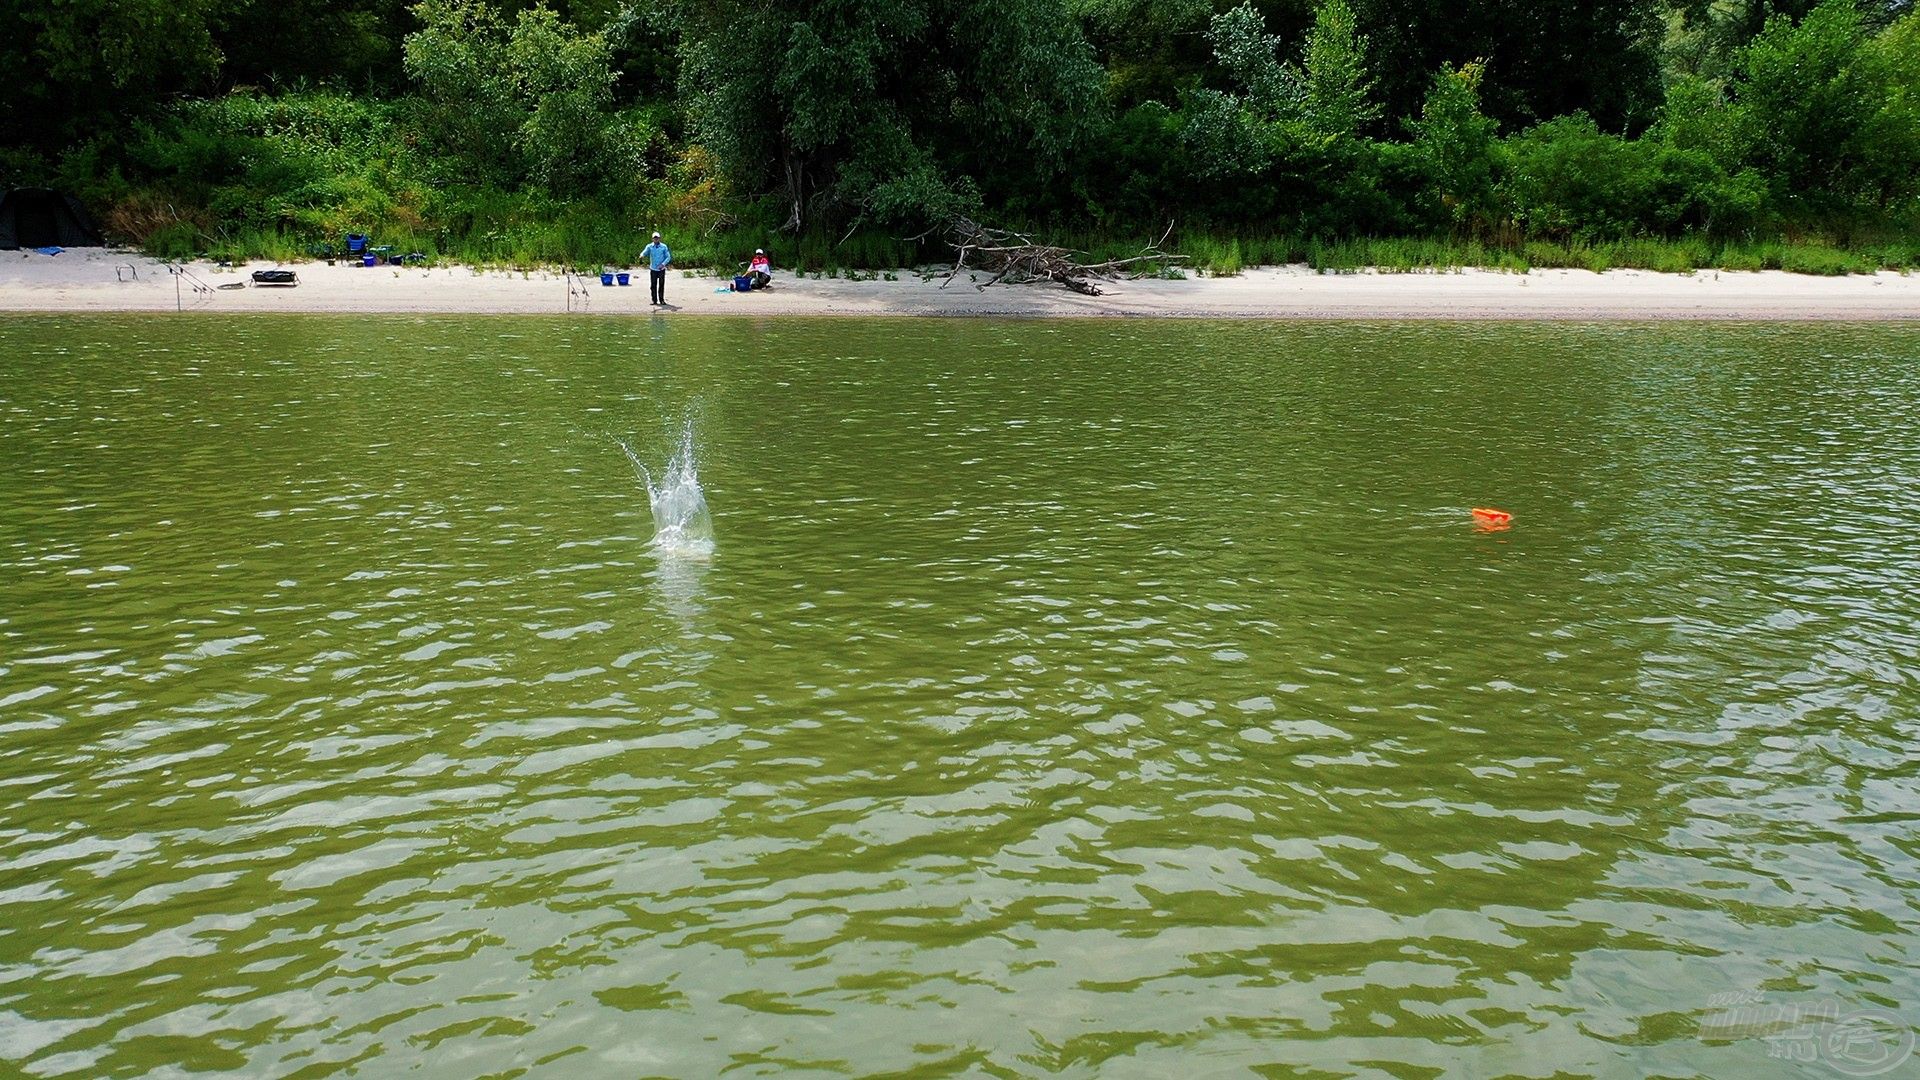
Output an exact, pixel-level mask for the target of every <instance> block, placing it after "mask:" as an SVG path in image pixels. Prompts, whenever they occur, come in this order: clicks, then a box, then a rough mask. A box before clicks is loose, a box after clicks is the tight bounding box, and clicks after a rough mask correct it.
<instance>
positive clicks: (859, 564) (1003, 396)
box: [0, 317, 1920, 1077]
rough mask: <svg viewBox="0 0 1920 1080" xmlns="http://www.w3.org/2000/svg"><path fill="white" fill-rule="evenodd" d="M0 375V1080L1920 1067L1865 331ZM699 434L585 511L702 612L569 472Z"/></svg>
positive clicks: (578, 344)
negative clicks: (648, 528) (1759, 1024)
mask: <svg viewBox="0 0 1920 1080" xmlns="http://www.w3.org/2000/svg"><path fill="white" fill-rule="evenodd" d="M0 348H4V350H5V355H6V356H7V357H8V359H9V362H8V363H7V364H6V365H0V1062H4V1063H5V1066H4V1068H0V1072H5V1071H7V1070H9V1069H11V1070H13V1071H18V1072H22V1073H24V1074H26V1075H29V1076H73V1077H97V1076H127V1077H133V1076H146V1075H177V1074H179V1073H183V1072H186V1071H210V1072H222V1071H224V1072H229V1073H235V1074H240V1075H248V1076H254V1075H259V1076H294V1075H299V1076H318V1075H327V1074H330V1073H340V1074H354V1073H356V1072H357V1073H359V1074H362V1075H387V1074H391V1073H399V1072H405V1071H409V1070H417V1071H419V1072H420V1073H421V1074H422V1075H429V1076H450V1077H451V1076H461V1077H465V1076H478V1075H496V1074H508V1073H512V1072H513V1071H514V1070H516V1069H520V1070H525V1071H526V1074H527V1075H535V1076H549V1075H556V1074H559V1073H560V1072H561V1071H562V1070H565V1071H570V1072H578V1073H582V1074H584V1075H591V1076H598V1075H619V1076H628V1075H655V1074H658V1075H681V1076H706V1075H719V1074H720V1073H722V1072H726V1071H732V1072H737V1073H746V1074H756V1075H758V1074H770V1073H788V1072H811V1073H814V1074H835V1075H845V1074H856V1075H865V1074H872V1073H890V1072H908V1071H913V1070H919V1071H920V1072H922V1073H925V1074H928V1075H945V1074H963V1075H967V1074H978V1073H993V1074H998V1075H1035V1074H1066V1075H1080V1076H1092V1075H1103V1076H1104V1075H1161V1074H1166V1073H1174V1072H1185V1071H1191V1070H1194V1069H1195V1068H1196V1066H1197V1067H1198V1069H1199V1071H1201V1072H1202V1073H1208V1074H1211V1073H1215V1072H1218V1073H1222V1074H1231V1075H1240V1074H1245V1073H1248V1072H1267V1073H1275V1074H1285V1073H1287V1071H1288V1070H1290V1069H1291V1070H1295V1071H1298V1072H1299V1073H1301V1074H1305V1075H1313V1074H1321V1075H1380V1074H1387V1075H1398V1076H1414V1075H1438V1074H1446V1075H1484V1076H1500V1075H1521V1076H1548V1075H1555V1074H1556V1073H1557V1074H1560V1075H1569V1076H1577V1075H1590V1076H1622V1075H1650V1074H1661V1075H1711V1076H1772V1075H1788V1073H1786V1072H1785V1071H1784V1070H1785V1069H1786V1068H1788V1066H1785V1065H1784V1064H1783V1062H1785V1061H1788V1060H1793V1055H1794V1054H1797V1053H1798V1052H1799V1051H1801V1050H1808V1051H1809V1053H1810V1054H1811V1055H1812V1057H1810V1058H1808V1060H1809V1061H1810V1062H1811V1064H1809V1065H1808V1066H1806V1068H1807V1069H1809V1070H1812V1071H1813V1072H1816V1073H1817V1072H1819V1071H1821V1070H1827V1071H1829V1072H1830V1071H1831V1069H1832V1067H1833V1066H1835V1065H1847V1064H1850V1063H1854V1059H1845V1060H1842V1059H1838V1058H1836V1057H1835V1056H1834V1055H1835V1054H1837V1053H1839V1050H1838V1049H1836V1047H1843V1046H1844V1045H1845V1040H1844V1039H1837V1040H1836V1039H1828V1038H1826V1037H1825V1036H1827V1035H1830V1034H1839V1033H1843V1032H1858V1031H1862V1030H1865V1031H1868V1032H1869V1034H1872V1033H1874V1032H1878V1033H1879V1035H1880V1036H1884V1037H1886V1038H1893V1037H1895V1036H1898V1035H1899V1034H1901V1033H1902V1032H1903V1031H1904V1032H1906V1033H1911V1031H1912V1030H1913V1024H1914V1021H1915V1019H1916V1014H1917V1013H1920V987H1917V986H1916V975H1915V971H1916V969H1917V966H1916V965H1915V963H1914V962H1913V955H1912V953H1913V943H1914V942H1915V941H1916V940H1920V937H1916V930H1920V890H1917V889H1916V886H1915V885H1914V882H1915V881H1917V880H1920V845H1917V844H1916V843H1915V840H1914V836H1915V831H1914V826H1915V823H1916V821H1920V809H1916V808H1920V779H1917V778H1920V768H1916V766H1917V765H1920V761H1917V760H1916V752H1915V750H1914V749H1913V748H1914V747H1915V746H1916V745H1920V698H1917V697H1916V691H1915V689H1914V688H1915V687H1916V686H1920V599H1916V597H1920V555H1916V554H1915V548H1914V546H1913V544H1912V540H1911V538H1912V536H1913V535H1914V534H1915V533H1916V531H1917V530H1920V435H1916V432H1920V423H1917V422H1916V421H1920V331H1916V330H1914V329H1912V328H1900V327H1869V328H1849V327H1809V328H1800V327H1764V326H1752V327H1724V326H1717V327H1716V326H1677V327H1649V328H1635V327H1619V326H1609V327H1578V326H1559V327H1541V326H1487V325H1476V326H1462V327H1440V326H1414V327H1394V326H1329V327H1283V326H1266V325H1259V324H1245V323H1242V324H1218V323H1204V322H1187V323H1172V324H1165V323H1138V322H1129V323H1124V324H1120V323H1112V324H1110V323H1103V322H1098V321H1088V322H1058V323H990V322H932V323H921V322H911V321H908V322H899V321H889V322H880V323H869V322H860V321H824V320H823V321H806V320H784V321H741V322H733V321H725V320H709V321H702V322H698V323H690V322H683V321H681V322H676V321H671V320H661V321H660V322H659V323H657V324H656V323H640V322H635V323H624V322H619V321H615V320H605V321H600V322H595V323H590V324H575V323H568V322H563V321H559V320H550V321H547V320H527V319H424V320H408V319H333V318H312V319H308V318H285V319H271V318H255V319H240V320H223V319H218V318H213V317H207V318H197V317H186V318H182V319H168V320H153V319H120V318H93V319H64V318H22V319H14V320H9V321H8V322H6V323H4V324H0ZM695 398H698V399H699V400H701V401H703V402H704V403H705V409H704V411H703V414H702V423H701V430H700V431H699V444H700V445H699V448H700V455H699V462H698V468H697V470H696V468H695V463H694V454H693V440H692V432H691V431H690V430H686V429H682V430H681V431H680V436H681V437H680V446H679V449H678V452H676V453H671V454H663V453H661V452H660V451H661V449H663V448H649V453H650V454H651V455H652V457H651V459H652V460H655V461H658V460H660V458H661V457H669V458H670V460H669V464H668V466H667V468H666V469H665V470H664V471H663V472H662V474H661V476H660V477H659V478H658V484H657V485H655V484H648V485H647V486H648V488H649V490H650V492H651V491H653V490H654V489H655V488H656V486H657V489H658V491H659V492H661V493H663V494H664V493H672V492H678V493H679V494H676V495H673V496H672V497H671V498H668V499H666V500H662V499H660V498H658V497H650V499H649V505H648V513H649V516H653V515H654V514H655V512H656V511H658V510H659V509H661V508H662V507H663V506H665V507H666V508H667V509H668V513H667V514H666V516H665V517H664V518H656V520H655V528H654V536H655V538H656V539H657V538H658V537H659V536H660V535H661V534H662V533H663V532H665V531H668V530H669V529H670V528H678V529H680V530H681V532H680V535H681V536H683V537H693V538H696V539H697V538H699V537H700V536H702V535H703V536H704V537H705V538H706V539H707V540H708V541H709V542H710V540H711V537H712V535H713V529H714V526H715V525H716V524H717V526H718V528H719V531H720V534H721V535H722V536H723V537H724V539H725V541H726V547H725V551H724V552H722V553H720V555H718V556H716V557H714V558H711V559H705V558H691V559H690V558H682V557H676V556H675V554H674V552H675V550H676V547H677V545H675V544H666V545H661V544H657V543H656V544H655V545H653V546H651V547H649V546H648V545H647V542H646V539H647V538H646V537H645V536H635V535H634V533H635V532H636V531H637V530H635V529H634V528H633V516H634V515H635V514H636V513H638V504H637V500H636V494H637V489H636V486H635V483H634V480H633V478H632V477H631V476H630V475H629V473H628V469H627V467H626V466H625V465H624V464H623V463H622V461H621V459H620V457H618V456H616V455H614V454H613V453H612V452H611V451H610V449H609V447H608V445H607V443H606V442H605V441H604V439H601V438H598V437H583V435H582V434H581V433H582V432H587V431H606V430H609V427H611V428H612V429H614V430H622V431H648V430H663V429H670V426H671V425H674V424H676V423H678V422H679V421H680V420H681V418H682V414H681V409H682V404H681V403H684V402H687V401H690V400H694V399H695ZM634 463H635V465H636V466H638V465H639V458H638V457H636V459H635V462H634ZM677 467H684V478H683V480H682V481H676V480H675V479H674V477H675V474H676V469H677ZM648 479H650V478H649V477H648V476H647V475H646V473H645V471H644V469H642V470H641V480H642V482H643V483H645V482H646V481H647V480H648ZM707 491H711V492H712V493H713V501H712V509H711V512H710V517H712V518H718V519H719V520H718V521H717V522H713V521H711V520H709V521H708V523H707V525H706V526H705V531H704V533H702V532H701V531H700V530H701V527H700V526H699V525H698V524H696V522H697V520H698V519H699V518H700V516H701V515H702V514H707V513H708V511H707V510H706V506H707V504H706V498H705V493H706V492H707ZM681 496H692V497H693V498H691V499H683V498H682V497H681ZM1474 506H1494V507H1499V508H1501V509H1503V510H1508V511H1511V512H1513V514H1514V518H1513V521H1512V523H1511V524H1510V526H1509V527H1507V528H1505V529H1503V530H1499V531H1495V532H1485V531H1481V530H1479V529H1478V528H1476V527H1475V526H1474V524H1473V522H1472V519H1471V517H1470V515H1469V508H1471V507H1474ZM707 551H708V552H711V551H712V548H711V545H710V543H709V546H708V548H707ZM1755 1007H1768V1008H1777V1009H1779V1010H1783V1011H1784V1010H1800V1012H1799V1013H1795V1014H1794V1015H1809V1016H1832V1017H1835V1018H1836V1020H1835V1022H1834V1023H1832V1024H1830V1025H1828V1027H1830V1028H1831V1029H1832V1030H1831V1031H1828V1030H1825V1029H1821V1028H1817V1027H1810V1028H1807V1029H1806V1031H1805V1032H1799V1033H1796V1032H1795V1031H1787V1032H1781V1031H1777V1030H1774V1029H1772V1028H1768V1029H1766V1030H1764V1031H1763V1030H1759V1029H1756V1028H1755V1027H1754V1026H1753V1025H1752V1024H1751V1023H1747V1022H1746V1020H1743V1019H1742V1017H1743V1016H1745V1015H1746V1014H1740V1013H1738V1012H1737V1011H1736V1010H1737V1009H1740V1008H1755ZM1874 1010H1877V1012H1874V1013H1873V1016H1869V1015H1867V1014H1868V1013H1869V1012H1873V1011H1874ZM1875 1016H1877V1017H1879V1018H1880V1019H1879V1020H1875V1019H1874V1017H1875ZM1843 1017H1852V1018H1853V1019H1851V1020H1848V1021H1847V1022H1846V1024H1845V1025H1843V1024H1841V1023H1840V1021H1839V1019H1838V1018H1843ZM1887 1017H1891V1018H1892V1019H1891V1020H1887V1019H1886V1018H1887ZM1748 1019H1751V1017H1748ZM1872 1023H1884V1024H1887V1025H1890V1026H1887V1027H1883V1028H1873V1027H1871V1024H1872ZM1902 1025H1904V1028H1903V1027H1902ZM1806 1039H1811V1040H1812V1041H1811V1042H1808V1041H1805V1040H1806ZM1796 1040H1799V1041H1796ZM1802 1056H1805V1055H1802ZM1861 1060H1864V1059H1861ZM1903 1064H1904V1065H1905V1067H1906V1068H1909V1069H1910V1068H1911V1067H1912V1066H1911V1062H1904V1063H1903ZM1795 1068H1798V1066H1795ZM1792 1075H1798V1073H1794V1074H1792ZM1887 1075H1900V1071H1899V1068H1898V1067H1896V1069H1895V1071H1894V1072H1891V1073H1888V1074H1887Z"/></svg>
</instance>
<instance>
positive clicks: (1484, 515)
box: [1473, 506, 1513, 525]
mask: <svg viewBox="0 0 1920 1080" xmlns="http://www.w3.org/2000/svg"><path fill="white" fill-rule="evenodd" d="M1473 520H1475V521H1483V522H1486V523H1487V524H1488V525H1507V524H1511V523H1512V521H1513V515H1512V514H1509V513H1507V512H1506V511H1505V510H1489V509H1487V508H1486V507H1484V506H1476V507H1474V508H1473Z"/></svg>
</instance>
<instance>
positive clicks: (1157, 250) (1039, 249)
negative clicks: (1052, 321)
mask: <svg viewBox="0 0 1920 1080" xmlns="http://www.w3.org/2000/svg"><path fill="white" fill-rule="evenodd" d="M1171 235H1173V223H1172V222H1171V221H1169V222H1168V223H1167V231H1166V232H1164V233H1162V234H1161V235H1160V239H1159V240H1158V241H1156V242H1154V243H1152V244H1148V245H1147V246H1146V248H1144V249H1143V250H1142V251H1141V252H1140V254H1138V255H1134V256H1131V257H1129V258H1125V259H1108V260H1106V261H1105V262H1097V263H1090V262H1084V261H1082V259H1083V256H1082V254H1081V253H1080V252H1077V251H1074V250H1072V249H1070V248H1063V247H1056V246H1054V245H1052V244H1040V243H1036V242H1034V239H1033V238H1032V237H1030V236H1028V235H1026V234H1025V233H1017V232H1012V231H1010V230H1007V229H989V228H987V227H985V226H983V225H981V224H979V223H977V222H975V221H972V220H970V219H967V218H956V219H954V221H953V222H952V223H951V224H949V225H948V226H947V243H949V244H950V245H952V246H953V252H954V254H953V269H952V270H950V271H948V272H947V276H946V280H944V281H942V282H941V283H940V287H941V288H943V289H944V288H946V287H947V285H948V283H949V282H951V281H952V280H953V279H954V278H955V277H957V276H959V274H960V272H961V271H962V270H969V269H977V270H979V271H981V272H982V273H988V274H992V275H993V277H992V278H991V279H989V280H988V281H987V282H986V283H985V284H979V283H976V284H975V285H974V288H976V289H985V288H986V287H987V286H988V285H1003V284H1004V285H1033V284H1040V283H1048V282H1051V283H1057V284H1060V285H1064V286H1066V287H1067V288H1069V289H1072V290H1073V291H1074V292H1077V293H1081V294H1083V295H1086V296H1099V295H1100V286H1099V285H1098V284H1096V282H1099V281H1118V280H1121V279H1123V278H1128V279H1130V278H1139V277H1146V276H1159V275H1161V274H1164V273H1165V272H1166V271H1167V269H1168V268H1169V267H1171V266H1172V265H1173V264H1174V263H1177V262H1184V261H1185V260H1186V258H1187V257H1186V256H1185V255H1169V254H1167V253H1166V252H1165V251H1162V250H1161V245H1163V244H1165V243H1166V242H1167V237H1169V236H1171ZM1149 267H1150V268H1149Z"/></svg>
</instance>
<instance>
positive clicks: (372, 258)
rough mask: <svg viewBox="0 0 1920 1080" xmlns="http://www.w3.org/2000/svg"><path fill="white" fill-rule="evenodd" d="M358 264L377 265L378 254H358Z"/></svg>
mask: <svg viewBox="0 0 1920 1080" xmlns="http://www.w3.org/2000/svg"><path fill="white" fill-rule="evenodd" d="M360 265H361V266H379V265H380V256H378V255H372V254H368V255H362V256H360Z"/></svg>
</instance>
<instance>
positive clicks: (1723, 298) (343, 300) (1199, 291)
mask: <svg viewBox="0 0 1920 1080" xmlns="http://www.w3.org/2000/svg"><path fill="white" fill-rule="evenodd" d="M185 265H186V268H187V270H188V272H189V273H191V274H192V275H193V276H194V277H195V278H197V279H198V280H199V281H200V282H203V283H204V284H205V285H206V286H210V287H217V286H219V285H223V284H232V283H245V282H247V281H248V280H249V275H250V273H251V271H253V270H262V269H270V268H272V267H274V266H275V264H272V263H267V262H253V263H248V264H244V265H242V266H238V267H232V268H222V267H217V266H215V265H213V264H210V263H206V262H193V263H187V264H185ZM288 269H292V270H294V271H295V272H296V273H297V274H298V275H299V279H300V284H299V285H297V286H295V287H292V288H272V287H256V286H251V285H248V286H246V287H244V288H235V289H219V288H213V289H211V291H205V292H200V291H196V290H194V289H193V288H191V287H190V286H189V287H183V288H181V289H180V290H179V294H178V308H179V310H183V311H212V312H234V313H239V312H262V313H298V312H316V313H336V314H340V313H346V314H414V315H424V314H445V315H481V314H498V315H534V314H544V315H565V314H569V313H571V314H574V315H580V316H601V317H604V316H636V315H646V316H672V315H694V316H710V315H735V316H809V315H820V316H931V317H989V318H1061V317H1067V318H1189V319H1270V320H1381V321H1389V320H1427V321H1461V320H1544V321H1582V322H1587V321H1620V322H1652V321H1669V320H1672V321H1766V322H1829V321H1832V322H1840V321H1844V322H1860V321H1906V320H1915V321H1920V275H1902V274H1897V273H1893V272H1882V273H1878V274H1873V275H1853V276H1849V277H1811V276H1806V275H1800V274H1789V273H1785V272H1783V271H1778V270H1765V271H1724V270H1701V271H1697V272H1695V273H1692V274H1662V273H1656V272H1652V271H1645V270H1609V271H1606V272H1604V273H1599V274H1596V273H1593V272H1591V271H1587V270H1533V271H1530V272H1528V273H1525V274H1521V273H1514V272H1502V271H1490V270H1475V269H1466V270H1446V271H1423V272H1414V273H1378V272H1374V271H1361V272H1356V273H1328V274H1322V273H1319V272H1317V271H1314V270H1311V269H1309V268H1307V267H1304V266H1289V267H1260V268H1249V269H1247V270H1245V271H1243V272H1242V273H1241V274H1239V275H1238V276H1235V277H1224V278H1215V277H1207V278H1201V277H1190V278H1187V279H1184V280H1161V279H1143V280H1139V281H1118V282H1114V283H1112V285H1111V286H1110V287H1106V289H1107V291H1106V293H1105V295H1102V296H1098V297H1089V296H1082V295H1080V294H1078V293H1074V292H1070V291H1068V290H1067V289H1064V288H1061V287H1059V286H1051V285H1011V286H994V287H993V288H990V289H985V290H982V289H977V288H974V287H972V286H971V285H970V284H969V283H968V282H967V280H966V279H965V278H964V277H962V278H957V279H955V280H954V281H953V283H952V284H950V285H948V286H947V287H946V288H944V289H943V288H941V287H940V276H939V275H936V276H935V277H934V279H933V280H931V281H927V280H923V279H922V276H921V273H920V272H917V271H907V270H900V271H895V272H894V273H895V275H896V276H897V280H894V281H887V280H881V279H878V278H876V279H874V280H860V281H854V280H849V279H845V278H820V279H815V278H811V277H809V278H795V277H793V276H791V275H789V274H786V273H784V272H776V273H775V275H774V288H773V289H772V290H770V291H768V292H764V293H761V292H754V293H745V294H740V293H732V292H728V291H726V289H725V285H724V282H725V280H726V279H724V278H719V277H712V276H704V275H703V276H694V277H688V276H684V272H682V273H675V274H673V275H671V276H670V277H669V278H668V281H667V298H668V302H669V305H670V306H669V307H668V308H666V309H665V310H662V309H657V308H653V307H651V306H650V305H649V304H648V300H647V279H646V274H645V272H644V271H640V272H637V273H636V274H635V275H634V277H633V278H632V280H633V284H632V285H629V286H626V287H621V286H603V285H601V284H600V283H599V281H598V280H597V279H591V278H589V279H585V284H584V285H581V284H578V283H579V282H581V281H582V279H581V278H579V277H578V276H575V277H573V281H574V282H575V283H576V284H575V285H574V287H573V291H572V292H571V293H570V292H569V289H568V280H567V277H566V276H565V275H563V274H562V273H560V272H559V271H555V270H529V271H518V270H481V269H476V268H472V267H465V266H438V267H433V268H430V269H429V268H422V267H393V266H379V267H357V266H328V265H326V264H325V263H320V262H310V263H295V264H291V265H290V266H288ZM175 287H176V281H175V279H174V277H173V275H171V274H169V273H168V270H167V267H166V264H165V263H162V262H160V261H158V260H154V259H148V258H146V257H144V256H140V255H135V254H130V253H126V252H118V251H113V250H111V249H105V248H72V249H68V250H67V251H66V252H63V253H62V254H60V255H56V256H45V255H40V254H37V253H34V252H0V311H5V312H13V313H26V312H38V313H55V314H61V313H73V312H141V311H154V312H160V311H165V312H172V311H174V310H176V293H175ZM569 305H571V307H572V311H571V312H569Z"/></svg>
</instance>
